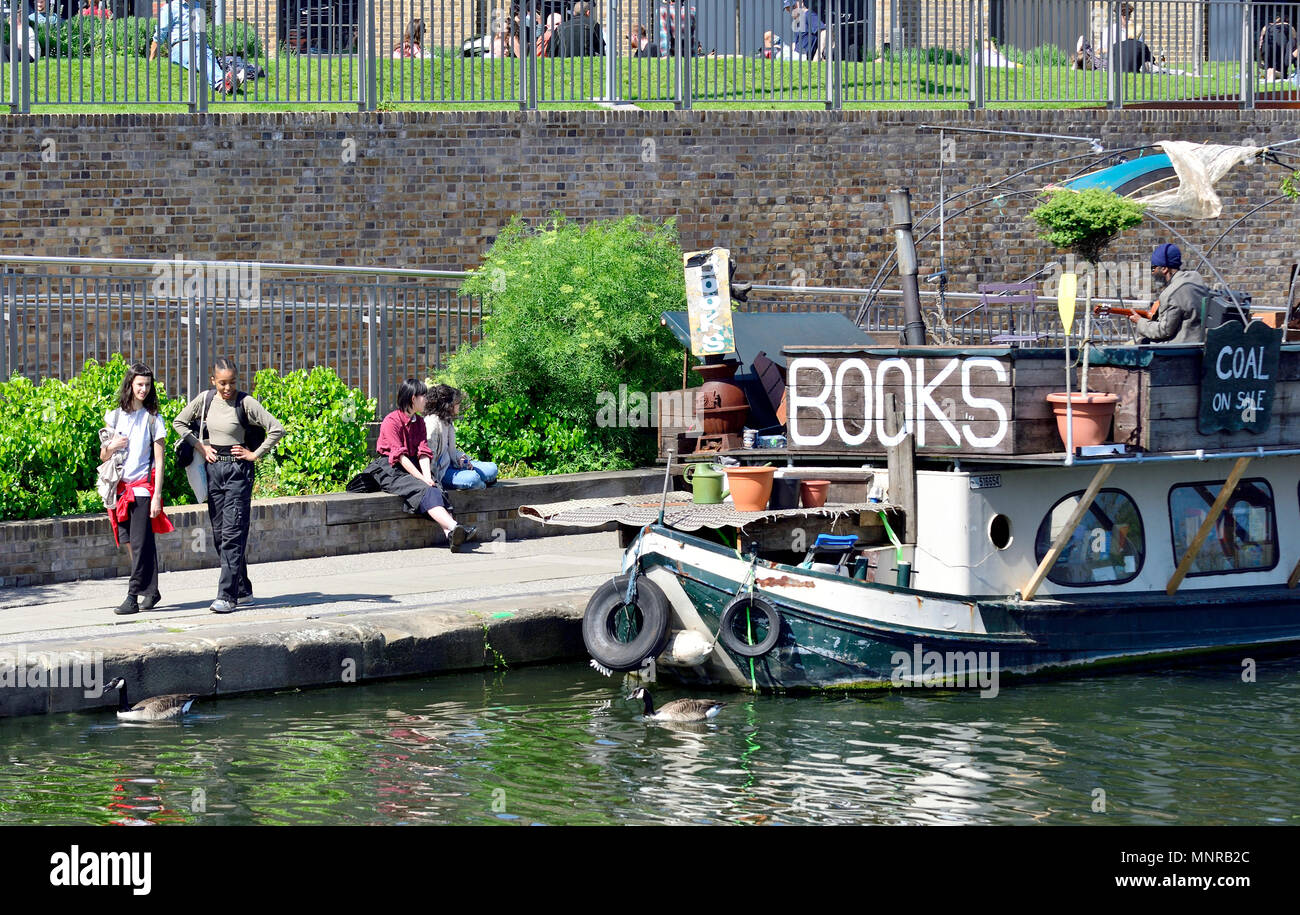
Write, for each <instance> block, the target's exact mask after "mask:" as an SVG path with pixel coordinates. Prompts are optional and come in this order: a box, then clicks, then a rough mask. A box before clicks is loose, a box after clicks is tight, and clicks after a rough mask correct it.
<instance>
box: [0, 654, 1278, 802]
mask: <svg viewBox="0 0 1300 915" xmlns="http://www.w3.org/2000/svg"><path fill="white" fill-rule="evenodd" d="M627 691H628V689H627V688H626V686H625V684H623V682H622V681H621V680H609V679H606V678H604V677H601V676H599V675H598V674H596V673H593V672H592V671H591V670H589V669H587V668H585V667H581V666H577V665H564V666H553V667H534V668H521V669H517V670H509V671H502V672H495V673H483V674H473V675H457V676H444V677H436V678H429V679H424V680H408V681H401V682H392V683H382V684H376V685H367V686H354V687H340V688H335V689H326V690H314V691H305V692H299V691H293V692H286V693H277V694H264V695H256V696H246V697H235V698H227V699H220V700H209V701H201V702H200V703H198V704H196V706H195V711H197V712H198V714H196V715H193V716H191V717H189V718H187V719H186V720H185V721H184V722H183V723H180V724H175V723H173V724H153V725H143V724H129V723H122V722H118V721H117V720H116V718H115V717H114V716H113V714H112V713H111V712H110V711H104V712H101V713H83V714H70V715H49V716H44V717H38V718H24V719H9V720H4V721H0V757H2V758H3V759H4V766H3V767H0V822H2V823H6V824H13V823H49V824H108V823H114V822H118V823H141V824H143V823H150V824H424V823H431V824H462V823H464V824H487V823H503V824H504V823H514V824H534V823H540V824H586V823H590V824H608V823H678V824H680V823H687V824H689V823H701V824H722V823H731V824H785V823H789V824H807V823H825V824H848V823H855V824H867V823H917V824H942V823H950V824H960V823H972V824H1003V823H1009V824H1026V823H1047V824H1089V825H1108V824H1162V823H1169V824H1182V825H1195V824H1270V823H1277V824H1291V825H1296V824H1300V716H1298V714H1297V709H1300V659H1298V658H1288V659H1278V660H1272V661H1261V662H1260V664H1259V667H1258V669H1257V672H1256V682H1253V683H1249V682H1243V681H1242V676H1241V668H1240V667H1239V666H1238V665H1237V662H1236V661H1235V660H1231V661H1224V662H1222V663H1220V664H1218V665H1216V666H1205V667H1199V668H1192V669H1179V670H1169V671H1160V672H1154V673H1142V674H1127V675H1114V676H1108V677H1098V678H1092V679H1079V680H1073V681H1058V682H1045V683H1035V684H1022V685H1017V686H1015V687H1007V688H1004V689H1003V690H1002V691H1001V693H1000V694H999V695H998V696H997V697H996V698H980V697H979V696H978V694H977V693H974V692H970V693H966V692H961V693H955V692H954V693H940V692H935V691H931V690H922V689H916V690H910V691H905V692H896V693H890V694H872V695H867V696H860V695H856V696H843V695H824V696H820V695H819V696H800V697H791V696H775V697H774V696H753V695H748V694H744V693H729V694H726V693H719V694H717V695H718V697H719V698H721V699H724V700H725V701H726V702H727V707H726V708H725V709H723V711H722V713H721V714H720V715H719V716H718V717H717V718H716V719H714V720H713V721H712V722H710V723H708V724H704V725H677V726H666V725H657V724H647V723H644V722H643V721H642V720H641V718H640V716H639V714H638V712H639V704H638V703H634V702H627V701H624V700H622V699H621V698H620V696H621V695H624V694H625V693H626V692H627ZM680 695H685V694H684V693H682V692H680V691H677V690H673V689H671V688H668V687H660V688H659V689H658V690H657V696H656V698H657V700H658V701H659V702H660V703H662V702H664V701H667V700H668V699H671V698H673V697H675V696H680Z"/></svg>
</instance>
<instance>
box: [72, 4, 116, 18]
mask: <svg viewBox="0 0 1300 915" xmlns="http://www.w3.org/2000/svg"><path fill="white" fill-rule="evenodd" d="M78 15H81V16H98V17H99V18H100V19H112V18H113V9H112V7H110V6H109V5H108V4H107V3H97V2H95V0H81V11H80V12H79V13H78Z"/></svg>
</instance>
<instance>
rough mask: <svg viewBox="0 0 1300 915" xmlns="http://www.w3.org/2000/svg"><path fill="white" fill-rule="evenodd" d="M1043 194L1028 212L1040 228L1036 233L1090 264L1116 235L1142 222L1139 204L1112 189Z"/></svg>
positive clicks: (1096, 260)
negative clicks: (1044, 198) (1044, 196)
mask: <svg viewBox="0 0 1300 915" xmlns="http://www.w3.org/2000/svg"><path fill="white" fill-rule="evenodd" d="M1047 198H1048V199H1047V202H1046V203H1044V204H1042V205H1041V206H1039V207H1036V208H1035V209H1033V210H1031V211H1030V213H1029V215H1030V216H1032V217H1033V218H1034V219H1035V220H1036V221H1037V222H1038V224H1039V226H1040V227H1041V228H1042V231H1040V232H1039V237H1040V238H1042V239H1044V240H1046V241H1048V242H1051V243H1052V244H1054V245H1056V246H1057V247H1058V248H1066V249H1068V250H1070V251H1073V252H1074V253H1075V254H1077V255H1078V256H1079V257H1081V258H1083V259H1084V260H1085V261H1087V262H1088V263H1090V264H1096V263H1097V262H1098V261H1100V260H1101V256H1102V253H1103V252H1104V251H1105V250H1106V246H1107V245H1109V244H1110V243H1111V240H1112V239H1114V238H1115V236H1116V235H1118V234H1119V233H1120V232H1123V231H1124V230H1125V229H1128V228H1132V227H1133V226H1136V225H1137V224H1139V223H1140V222H1142V215H1143V212H1144V211H1143V207H1142V205H1141V204H1139V203H1136V202H1134V201H1132V200H1128V199H1127V198H1124V197H1121V196H1120V195H1119V194H1116V193H1115V192H1114V191H1103V190H1098V189H1090V190H1086V191H1081V192H1080V191H1068V190H1054V191H1048V192H1047Z"/></svg>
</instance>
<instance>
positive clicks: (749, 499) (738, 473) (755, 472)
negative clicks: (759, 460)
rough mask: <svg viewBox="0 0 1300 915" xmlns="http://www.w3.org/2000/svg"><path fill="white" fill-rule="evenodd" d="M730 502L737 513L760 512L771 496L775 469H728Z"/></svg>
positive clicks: (765, 506)
mask: <svg viewBox="0 0 1300 915" xmlns="http://www.w3.org/2000/svg"><path fill="white" fill-rule="evenodd" d="M726 470H727V483H728V484H729V485H730V486H731V501H732V503H733V504H734V505H735V506H736V511H738V512H761V511H763V510H764V509H765V508H767V500H768V499H770V498H771V496H772V480H773V474H774V473H776V468H775V467H728V468H726Z"/></svg>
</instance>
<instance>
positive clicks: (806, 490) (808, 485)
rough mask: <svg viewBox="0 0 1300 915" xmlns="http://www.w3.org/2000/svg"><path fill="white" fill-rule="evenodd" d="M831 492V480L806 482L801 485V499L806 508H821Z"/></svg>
mask: <svg viewBox="0 0 1300 915" xmlns="http://www.w3.org/2000/svg"><path fill="white" fill-rule="evenodd" d="M830 490H831V481H830V480H804V481H803V482H802V483H800V484H799V498H800V499H801V500H802V501H803V507H804V508H821V507H822V506H823V505H825V504H826V496H827V494H828V493H829V492H830Z"/></svg>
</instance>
